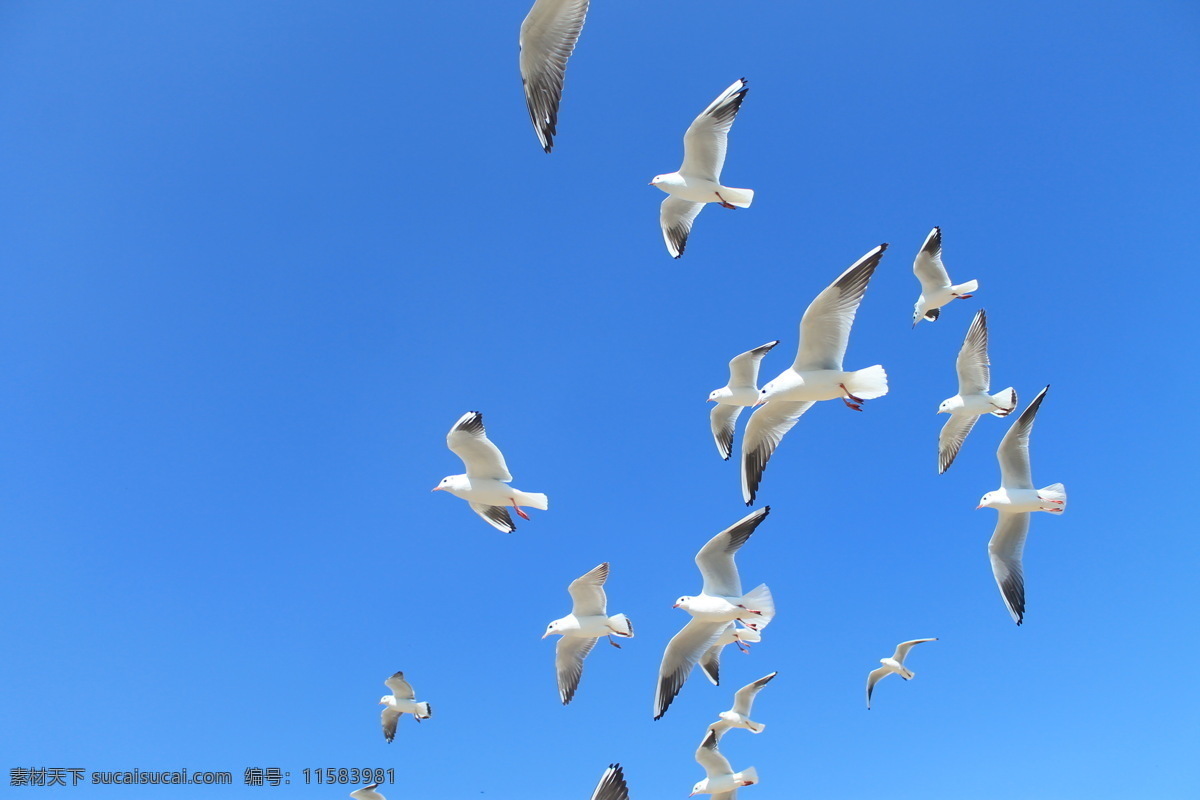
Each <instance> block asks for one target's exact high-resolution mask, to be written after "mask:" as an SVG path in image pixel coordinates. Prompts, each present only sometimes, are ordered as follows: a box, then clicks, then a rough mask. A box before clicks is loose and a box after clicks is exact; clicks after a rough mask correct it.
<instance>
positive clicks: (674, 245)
mask: <svg viewBox="0 0 1200 800" xmlns="http://www.w3.org/2000/svg"><path fill="white" fill-rule="evenodd" d="M745 97H746V79H745V78H742V79H740V80H737V81H734V83H733V85H732V86H730V87H729V88H728V89H726V90H725V91H724V92H722V93H721V95H720V96H719V97H718V98H717V99H716V100H714V101H712V103H711V104H710V105H709V107H708V108H706V109H704V111H702V112H701V113H700V116H698V117H696V119H695V120H693V121H692V124H691V125H689V126H688V129H687V133H685V134H684V135H683V164H682V165H681V166H680V167H679V171H678V172H670V173H667V174H664V175H655V176H654V179H653V180H652V181H650V185H651V186H657V187H658V188H659V189H662V190H663V191H664V192H666V193H667V194H669V195H671V196H670V197H668V198H667V199H666V200H663V202H662V207H661V209H660V210H659V223H660V224H661V225H662V231H663V240H664V241H665V242H666V244H667V252H668V253H670V254H671V255H672V256H673V257H675V258H679V257H680V256H681V255H683V250H684V248H685V247H686V246H687V239H688V234H690V233H691V230H692V222H693V221H694V220H695V219H696V215H697V214H699V213H700V210H701V209H702V208H704V205H705V204H706V203H720V204H721V205H722V206H724V207H725V208H749V207H750V203H751V202H752V201H753V200H754V191H753V190H751V189H734V188H731V187H728V186H722V185H721V168H722V167H724V165H725V151H726V149H727V147H728V145H729V129H730V128H731V127H732V126H733V120H734V118H735V117H737V113H738V109H740V108H741V106H742V100H743V99H745Z"/></svg>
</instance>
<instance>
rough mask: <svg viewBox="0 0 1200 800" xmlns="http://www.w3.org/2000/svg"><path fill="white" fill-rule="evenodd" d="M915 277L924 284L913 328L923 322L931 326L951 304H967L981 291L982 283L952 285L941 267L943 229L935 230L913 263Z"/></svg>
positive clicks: (926, 238)
mask: <svg viewBox="0 0 1200 800" xmlns="http://www.w3.org/2000/svg"><path fill="white" fill-rule="evenodd" d="M913 274H914V275H916V276H917V280H919V281H920V282H921V296H920V297H918V298H917V304H916V306H915V307H914V308H913V327H914V328H915V327H917V323H918V322H920V321H921V320H923V319H927V320H929V321H930V322H932V321H933V320H935V319H937V318H938V314H940V313H942V306H944V305H946V304H947V303H949V302H950V301H951V300H965V299H966V298H968V297H970V296H971V294H970V293H971V292H974V291H975V290H977V289H978V288H979V281H967V282H966V283H960V284H958V285H957V286H951V285H950V275H949V273H947V272H946V266H945V265H944V264H942V229H941V228H934V229H933V230H931V231H930V232H929V235H928V236H926V237H925V244H923V245H921V250H920V252H918V253H917V257H916V258H915V259H914V260H913Z"/></svg>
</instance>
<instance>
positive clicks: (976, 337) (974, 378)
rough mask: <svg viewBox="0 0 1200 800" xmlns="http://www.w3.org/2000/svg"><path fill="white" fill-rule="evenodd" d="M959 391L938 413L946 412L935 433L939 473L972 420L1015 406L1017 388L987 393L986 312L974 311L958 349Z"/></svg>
mask: <svg viewBox="0 0 1200 800" xmlns="http://www.w3.org/2000/svg"><path fill="white" fill-rule="evenodd" d="M955 366H956V368H957V370H958V394H956V395H954V397H951V398H949V399H947V400H943V401H942V404H941V405H940V406H938V410H937V413H939V414H949V415H950V419H948V420H946V424H945V425H944V426H942V432H941V434H940V435H939V436H938V474H939V475H940V474H942V473H943V472H945V471H946V470H948V469H950V465H951V464H953V463H954V457H955V456H957V455H958V451H959V449H960V448H961V447H962V445H963V442H964V441H966V439H967V434H968V433H970V432H971V428H973V427H975V421H976V420H978V419H979V417H981V416H982V415H984V414H993V415H995V416H997V417H1006V416H1008V415H1009V414H1010V413H1012V410H1013V409H1014V408H1016V407H1017V390H1016V389H1014V388H1012V387H1011V386H1009V387H1008V388H1007V389H1001V390H1000V391H998V392H996V393H995V394H988V391H989V388H988V387H990V386H991V383H992V377H991V370H990V369H988V331H987V314H985V313H984V310H983V309H982V308H981V309H979V310H978V311H976V312H975V319H973V320H971V327H969V328H967V338H966V339H964V340H963V344H962V349H960V350H959V351H958V361H957V362H956V365H955Z"/></svg>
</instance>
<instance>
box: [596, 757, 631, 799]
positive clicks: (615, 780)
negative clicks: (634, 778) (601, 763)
mask: <svg viewBox="0 0 1200 800" xmlns="http://www.w3.org/2000/svg"><path fill="white" fill-rule="evenodd" d="M592 800H629V788H628V787H627V786H626V785H625V772H624V771H623V770H622V769H621V765H620V764H609V765H608V769H606V770H604V774H603V775H601V776H600V782H599V783H597V784H596V789H595V791H593V792H592Z"/></svg>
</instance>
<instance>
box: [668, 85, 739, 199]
mask: <svg viewBox="0 0 1200 800" xmlns="http://www.w3.org/2000/svg"><path fill="white" fill-rule="evenodd" d="M745 98H746V79H745V78H741V79H740V80H737V81H734V82H733V85H731V86H730V87H729V88H728V89H726V90H725V91H723V92H721V95H720V96H719V97H718V98H717V99H716V100H713V101H712V103H711V104H710V105H709V107H708V108H706V109H704V110H703V111H702V112H700V116H698V117H696V119H695V120H693V121H692V124H691V125H689V126H688V129H687V133H685V134H684V135H683V166H681V167H680V168H679V173H680V174H681V175H686V176H689V177H695V178H702V179H704V180H710V181H712V182H713V183H720V182H721V168H722V167H724V166H725V150H726V149H727V148H728V147H729V129H730V128H732V127H733V120H734V118H735V117H737V113H738V109H740V108H741V107H742V100H744V99H745Z"/></svg>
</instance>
